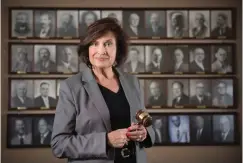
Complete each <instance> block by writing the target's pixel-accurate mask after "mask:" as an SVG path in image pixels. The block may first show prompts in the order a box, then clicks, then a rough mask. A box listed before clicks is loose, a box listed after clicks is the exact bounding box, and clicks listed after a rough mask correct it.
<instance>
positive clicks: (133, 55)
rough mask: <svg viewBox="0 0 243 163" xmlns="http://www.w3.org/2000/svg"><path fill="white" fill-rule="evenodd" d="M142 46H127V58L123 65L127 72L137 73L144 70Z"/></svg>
mask: <svg viewBox="0 0 243 163" xmlns="http://www.w3.org/2000/svg"><path fill="white" fill-rule="evenodd" d="M144 56H145V55H144V46H142V45H137V46H135V45H130V46H129V48H128V58H127V61H126V62H125V64H124V65H123V70H124V71H125V72H129V73H139V72H144V71H145V63H144V60H145V59H144V58H145V57H144Z"/></svg>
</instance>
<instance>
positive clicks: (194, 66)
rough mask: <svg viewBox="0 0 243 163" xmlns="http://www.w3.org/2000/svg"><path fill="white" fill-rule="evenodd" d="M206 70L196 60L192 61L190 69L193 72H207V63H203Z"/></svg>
mask: <svg viewBox="0 0 243 163" xmlns="http://www.w3.org/2000/svg"><path fill="white" fill-rule="evenodd" d="M203 67H204V70H203V69H202V68H201V67H200V66H198V64H197V63H196V62H195V61H192V62H191V63H190V70H191V71H193V72H205V71H206V65H205V63H203Z"/></svg>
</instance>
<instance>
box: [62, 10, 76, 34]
mask: <svg viewBox="0 0 243 163" xmlns="http://www.w3.org/2000/svg"><path fill="white" fill-rule="evenodd" d="M58 36H60V37H77V28H76V27H75V22H74V16H73V15H72V14H71V13H64V14H62V15H61V17H60V27H59V29H58Z"/></svg>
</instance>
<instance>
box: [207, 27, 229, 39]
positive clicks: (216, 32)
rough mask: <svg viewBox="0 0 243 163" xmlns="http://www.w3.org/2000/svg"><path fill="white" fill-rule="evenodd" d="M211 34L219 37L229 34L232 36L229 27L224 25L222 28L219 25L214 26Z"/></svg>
mask: <svg viewBox="0 0 243 163" xmlns="http://www.w3.org/2000/svg"><path fill="white" fill-rule="evenodd" d="M211 36H212V37H220V36H224V37H230V36H232V29H231V28H230V27H225V28H223V29H221V28H220V27H216V28H214V29H213V30H212V32H211Z"/></svg>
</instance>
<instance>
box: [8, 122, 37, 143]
mask: <svg viewBox="0 0 243 163" xmlns="http://www.w3.org/2000/svg"><path fill="white" fill-rule="evenodd" d="M14 129H15V130H14V131H15V134H14V136H13V137H12V138H11V145H31V144H32V133H31V131H27V128H26V122H25V121H24V119H21V118H19V119H16V120H14Z"/></svg>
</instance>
